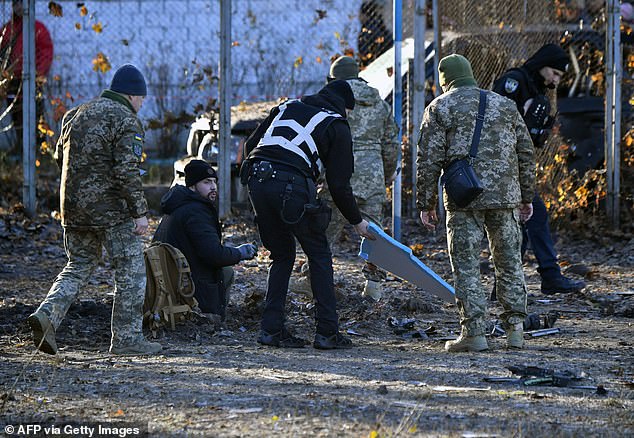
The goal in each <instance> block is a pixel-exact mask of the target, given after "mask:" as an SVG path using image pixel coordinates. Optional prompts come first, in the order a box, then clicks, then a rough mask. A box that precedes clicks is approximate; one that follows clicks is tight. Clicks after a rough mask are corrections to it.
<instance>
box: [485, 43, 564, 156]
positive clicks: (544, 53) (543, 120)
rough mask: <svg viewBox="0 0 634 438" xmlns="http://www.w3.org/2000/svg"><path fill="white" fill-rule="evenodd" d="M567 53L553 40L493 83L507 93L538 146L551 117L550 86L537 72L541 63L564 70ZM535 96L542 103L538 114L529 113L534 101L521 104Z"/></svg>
mask: <svg viewBox="0 0 634 438" xmlns="http://www.w3.org/2000/svg"><path fill="white" fill-rule="evenodd" d="M567 64H568V55H567V54H566V52H565V51H564V50H563V49H562V48H561V47H559V46H557V45H556V44H546V45H544V46H542V47H541V48H540V49H539V50H538V51H537V52H535V54H533V56H531V57H530V58H528V60H526V62H525V63H524V64H523V65H522V66H521V67H519V68H512V69H510V70H507V71H506V72H505V73H504V74H503V75H502V76H500V77H499V78H498V79H497V80H496V81H495V83H494V84H493V91H495V92H496V93H498V94H500V95H502V96H504V97H508V98H509V99H511V100H513V101H514V102H515V105H516V106H517V110H518V111H519V112H520V114H521V115H522V117H523V118H524V121H525V122H526V125H527V127H528V129H529V132H530V134H531V138H532V139H533V143H534V144H535V146H538V147H541V146H543V143H544V142H545V140H546V138H547V137H548V133H549V131H548V129H549V128H551V127H552V122H553V119H552V118H551V117H549V116H548V114H549V113H550V102H549V101H548V98H547V97H546V90H547V89H548V88H549V87H547V86H546V84H544V78H543V76H542V75H541V74H540V73H539V71H540V70H541V69H542V68H543V67H553V68H556V69H558V70H561V71H566V69H567ZM529 99H534V100H536V101H537V103H541V104H542V105H543V106H544V107H543V108H539V107H538V110H540V111H539V114H537V115H534V114H531V111H532V110H533V109H534V107H535V105H536V104H533V107H531V108H528V109H526V108H524V105H525V103H526V101H527V100H529Z"/></svg>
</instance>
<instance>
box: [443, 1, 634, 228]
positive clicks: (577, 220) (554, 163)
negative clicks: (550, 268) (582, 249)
mask: <svg viewBox="0 0 634 438" xmlns="http://www.w3.org/2000/svg"><path fill="white" fill-rule="evenodd" d="M439 4H440V28H441V33H442V42H443V43H442V48H441V54H442V55H447V54H449V53H460V54H462V55H464V56H465V57H467V58H468V59H469V60H470V61H471V64H472V66H473V70H474V75H475V77H476V80H477V81H478V83H479V85H480V86H481V87H483V88H489V89H490V88H491V87H492V84H493V81H494V80H495V78H496V77H498V76H499V75H500V74H501V73H503V72H504V71H505V70H506V69H508V68H510V67H515V66H520V65H521V64H522V63H523V62H524V61H525V60H526V59H527V58H528V57H529V56H530V55H531V54H533V53H534V52H535V51H536V50H537V49H539V48H540V47H541V46H542V45H544V44H546V43H558V44H561V45H562V47H563V48H564V49H566V50H567V51H568V52H569V53H570V55H571V58H572V59H573V61H572V66H573V68H570V69H569V71H568V73H567V74H566V75H565V77H564V78H563V80H562V83H561V84H560V86H559V88H558V91H557V93H556V94H555V93H552V95H551V96H550V98H551V100H552V103H553V109H554V110H557V109H558V110H559V117H558V120H559V124H558V126H556V128H555V129H554V131H553V135H551V138H550V139H549V141H548V143H547V145H546V147H544V148H543V149H538V150H537V159H538V185H539V190H540V193H542V195H543V198H544V201H545V202H546V204H547V206H548V207H549V210H550V212H551V215H552V218H553V219H554V220H555V221H559V223H565V224H567V225H572V226H575V225H579V226H580V227H581V228H583V229H588V227H590V229H591V230H594V229H595V228H596V227H602V226H603V225H604V224H605V222H604V221H603V219H604V216H605V214H604V212H605V206H604V202H605V195H606V181H605V171H604V170H603V169H604V166H605V163H604V146H603V142H604V139H603V131H604V109H603V105H604V94H605V64H604V52H605V33H606V19H605V8H604V7H605V2H604V1H600V0H599V1H594V0H586V1H583V0H578V1H575V0H572V1H570V0H568V1H558V0H554V1H553V0H506V1H500V0H489V1H486V0H485V1H471V0H452V1H440V3H439ZM628 34H629V35H631V27H630V24H628V23H627V22H625V21H624V22H623V25H622V35H628ZM623 39H624V43H625V44H624V46H623V47H624V60H625V62H624V65H623V73H624V74H623V77H624V81H623V84H622V86H623V88H622V89H623V102H622V103H623V119H622V120H623V124H622V126H623V132H622V142H621V146H622V152H621V157H624V158H623V159H622V161H621V163H622V172H621V174H622V186H621V194H622V204H623V206H622V208H621V211H622V218H621V223H622V224H624V227H626V228H631V223H632V204H633V199H632V193H633V191H634V178H632V176H633V175H632V173H633V170H634V162H633V161H634V160H633V159H632V157H633V156H634V154H633V149H634V145H633V140H632V134H633V133H632V122H633V118H634V112H633V111H632V105H633V104H634V96H633V93H632V77H633V73H634V63H633V62H632V61H633V60H634V58H633V56H634V55H633V53H634V52H633V51H632V49H633V46H632V40H631V37H630V38H629V39H628V38H623Z"/></svg>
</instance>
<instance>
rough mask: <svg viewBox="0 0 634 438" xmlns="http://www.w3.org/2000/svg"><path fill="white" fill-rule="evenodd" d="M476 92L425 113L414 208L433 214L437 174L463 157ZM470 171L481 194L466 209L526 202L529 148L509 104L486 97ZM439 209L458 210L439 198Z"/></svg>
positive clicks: (456, 95) (461, 91) (438, 102)
mask: <svg viewBox="0 0 634 438" xmlns="http://www.w3.org/2000/svg"><path fill="white" fill-rule="evenodd" d="M478 101H479V89H478V88H476V87H470V86H467V87H458V88H455V89H452V90H450V91H449V92H447V93H445V94H442V95H440V96H438V97H437V98H436V99H434V100H433V101H432V102H431V103H430V104H429V106H428V107H427V108H426V109H425V113H424V116H423V122H422V124H421V128H420V129H421V131H420V136H419V139H418V159H417V164H418V174H417V189H418V194H417V199H416V205H417V207H418V208H419V209H420V210H425V211H429V210H433V209H435V208H436V205H437V181H438V177H439V176H440V172H441V170H442V169H443V168H444V167H446V166H447V165H448V164H449V163H451V162H452V161H453V160H455V159H460V158H465V157H467V156H468V155H469V149H470V148H471V139H472V137H473V131H474V129H475V122H476V115H477V113H478ZM473 168H474V170H475V172H476V174H477V175H478V176H479V178H480V180H481V182H482V185H483V186H484V192H483V193H482V194H481V195H480V196H479V197H478V198H477V199H476V200H475V201H474V202H473V203H472V204H470V205H469V206H468V207H467V208H466V209H467V210H478V209H493V208H515V207H517V206H518V205H519V203H520V202H531V200H532V199H533V195H534V184H535V157H534V150H533V143H532V141H531V138H530V136H529V134H528V130H527V129H526V125H525V124H524V121H523V120H522V116H521V115H520V113H519V112H518V111H517V108H516V107H515V103H514V102H513V101H511V100H510V99H507V98H505V97H502V96H500V95H498V94H496V93H493V92H488V93H487V107H486V112H485V116H484V125H483V127H482V134H481V136H480V144H479V147H478V153H477V156H476V159H475V161H474V162H473ZM444 203H445V207H446V208H447V209H450V210H457V209H458V207H457V206H456V205H455V204H453V203H452V202H450V201H449V200H448V199H447V196H446V195H445V197H444Z"/></svg>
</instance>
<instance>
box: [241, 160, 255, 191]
mask: <svg viewBox="0 0 634 438" xmlns="http://www.w3.org/2000/svg"><path fill="white" fill-rule="evenodd" d="M252 164H253V163H252V162H251V159H250V158H245V159H244V160H243V161H242V164H241V165H240V184H242V185H243V186H246V185H247V183H248V182H249V177H250V176H251V165H252Z"/></svg>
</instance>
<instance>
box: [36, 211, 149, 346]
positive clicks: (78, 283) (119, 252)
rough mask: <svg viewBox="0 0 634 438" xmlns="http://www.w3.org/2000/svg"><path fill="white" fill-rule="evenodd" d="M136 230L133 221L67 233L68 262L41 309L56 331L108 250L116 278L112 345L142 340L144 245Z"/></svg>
mask: <svg viewBox="0 0 634 438" xmlns="http://www.w3.org/2000/svg"><path fill="white" fill-rule="evenodd" d="M133 230H134V223H133V222H132V221H130V222H125V223H123V224H120V225H116V226H114V227H111V228H108V229H106V230H102V231H78V230H74V229H68V228H66V229H64V248H65V250H66V256H67V257H68V262H67V263H66V266H65V267H64V269H63V270H62V272H61V273H60V274H59V275H58V276H57V278H56V279H55V282H54V283H53V285H52V286H51V289H50V290H49V292H48V295H47V296H46V298H45V299H44V301H43V302H42V304H40V307H39V309H38V311H42V312H44V313H45V314H46V315H48V317H49V319H50V321H51V323H52V324H53V327H54V328H55V329H56V330H57V328H58V327H59V326H60V324H61V322H62V320H63V319H64V316H65V315H66V312H67V311H68V309H69V307H70V306H71V304H72V303H73V301H75V298H76V297H77V295H78V294H79V292H80V290H81V288H82V287H83V286H84V285H85V284H86V283H87V282H88V280H89V279H90V276H91V275H92V273H93V271H94V269H95V267H96V266H97V264H98V263H99V260H100V259H101V253H102V247H105V248H106V251H107V252H108V255H109V256H110V262H111V264H112V267H113V269H114V274H115V278H114V280H115V290H114V302H113V305H112V317H111V330H112V345H113V346H115V347H119V346H124V345H129V344H134V343H136V342H139V341H140V340H141V338H142V337H143V331H142V327H141V324H142V310H143V300H144V298H145V283H146V276H145V264H144V261H143V244H142V243H141V239H140V238H139V236H137V235H136V234H134V233H133Z"/></svg>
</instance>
